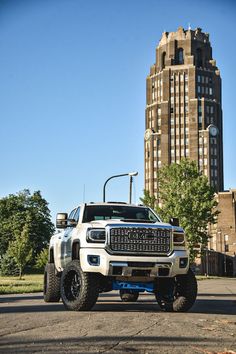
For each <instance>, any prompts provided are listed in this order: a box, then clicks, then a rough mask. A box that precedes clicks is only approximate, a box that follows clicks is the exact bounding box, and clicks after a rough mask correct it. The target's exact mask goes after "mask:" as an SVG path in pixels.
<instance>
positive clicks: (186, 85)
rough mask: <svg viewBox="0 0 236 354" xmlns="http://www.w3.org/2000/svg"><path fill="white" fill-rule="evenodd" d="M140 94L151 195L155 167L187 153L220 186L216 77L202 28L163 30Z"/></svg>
mask: <svg viewBox="0 0 236 354" xmlns="http://www.w3.org/2000/svg"><path fill="white" fill-rule="evenodd" d="M146 98H147V105H146V113H145V126H146V133H145V143H144V144H145V189H146V190H148V191H149V192H150V194H151V195H155V196H157V190H158V180H157V174H158V169H159V168H160V167H161V166H163V165H168V164H171V163H178V162H179V161H180V160H181V159H182V158H189V159H190V160H195V161H197V163H198V166H199V169H200V170H201V171H202V172H203V173H204V174H205V175H206V176H207V177H208V179H209V182H210V183H211V185H212V186H214V187H215V188H216V190H217V191H223V143H222V109H221V78H220V72H219V70H218V68H217V66H216V62H215V60H213V59H212V48H211V44H210V42H209V35H208V34H207V33H203V32H202V31H201V29H200V28H197V29H196V30H190V29H189V30H184V29H183V28H182V27H180V28H179V29H178V31H177V32H170V33H168V32H164V33H163V35H162V38H161V40H160V43H159V45H158V47H157V48H156V62H155V64H154V65H153V66H152V67H151V69H150V75H149V76H148V77H147V92H146ZM212 128H213V129H212Z"/></svg>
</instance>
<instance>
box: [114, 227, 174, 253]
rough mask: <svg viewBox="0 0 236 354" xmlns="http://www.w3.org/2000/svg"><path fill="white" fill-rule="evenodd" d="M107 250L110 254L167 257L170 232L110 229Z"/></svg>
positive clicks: (134, 228) (165, 230)
mask: <svg viewBox="0 0 236 354" xmlns="http://www.w3.org/2000/svg"><path fill="white" fill-rule="evenodd" d="M109 248H110V250H111V251H112V253H126V254H133V253H135V254H137V255H139V254H146V253H149V254H150V253H151V254H160V255H167V254H169V253H170V251H171V230H170V229H164V228H144V227H143V228H142V227H111V228H110V237H109Z"/></svg>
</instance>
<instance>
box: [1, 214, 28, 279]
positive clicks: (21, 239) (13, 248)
mask: <svg viewBox="0 0 236 354" xmlns="http://www.w3.org/2000/svg"><path fill="white" fill-rule="evenodd" d="M29 221H30V219H28V222H29ZM29 232H30V227H29V224H28V223H26V224H25V225H24V227H23V230H22V231H21V232H18V231H16V233H15V239H14V240H13V241H10V242H9V246H8V251H7V253H8V254H9V255H10V256H11V257H12V258H13V259H14V260H15V262H16V264H17V267H18V269H19V277H20V279H21V276H22V274H23V271H24V268H25V266H26V264H27V263H28V262H29V261H30V260H31V258H32V253H33V249H32V246H31V243H30V239H29V237H30V234H29Z"/></svg>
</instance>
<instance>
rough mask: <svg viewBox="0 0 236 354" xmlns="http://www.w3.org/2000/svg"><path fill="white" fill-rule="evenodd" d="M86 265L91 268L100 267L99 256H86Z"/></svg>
mask: <svg viewBox="0 0 236 354" xmlns="http://www.w3.org/2000/svg"><path fill="white" fill-rule="evenodd" d="M88 263H89V264H90V265H92V266H99V265H100V256H94V255H89V256H88Z"/></svg>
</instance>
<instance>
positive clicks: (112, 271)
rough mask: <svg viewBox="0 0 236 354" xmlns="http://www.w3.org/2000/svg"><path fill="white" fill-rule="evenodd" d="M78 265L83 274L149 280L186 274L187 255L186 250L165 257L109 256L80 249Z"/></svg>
mask: <svg viewBox="0 0 236 354" xmlns="http://www.w3.org/2000/svg"><path fill="white" fill-rule="evenodd" d="M91 260H92V261H91ZM93 260H95V261H97V262H93ZM183 260H184V262H183ZM80 264H81V268H82V270H83V271H84V272H93V273H94V272H95V273H101V274H103V275H105V276H118V277H146V278H150V280H151V279H153V278H157V277H174V276H176V275H179V274H186V273H187V271H188V268H189V254H188V251H186V250H175V251H173V253H172V254H171V255H170V256H165V257H163V256H161V257H160V256H149V257H145V256H140V257H136V256H127V255H119V256H118V255H110V254H108V253H107V252H106V251H105V249H101V248H81V249H80Z"/></svg>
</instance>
